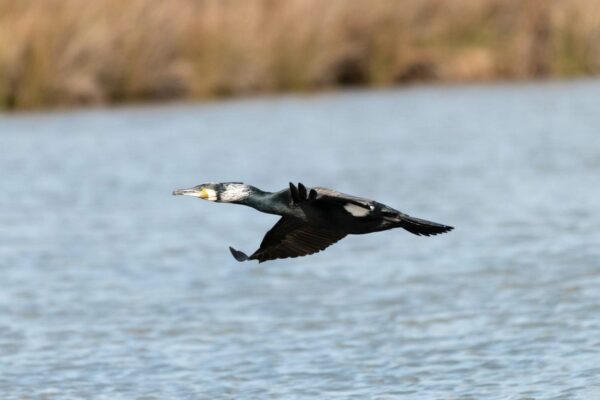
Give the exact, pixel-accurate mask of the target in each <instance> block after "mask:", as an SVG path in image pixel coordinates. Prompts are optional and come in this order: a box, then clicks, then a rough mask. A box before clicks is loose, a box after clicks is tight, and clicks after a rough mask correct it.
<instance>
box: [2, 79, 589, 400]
mask: <svg viewBox="0 0 600 400" xmlns="http://www.w3.org/2000/svg"><path fill="white" fill-rule="evenodd" d="M599 93H600V82H597V81H581V82H573V83H545V84H532V85H506V86H471V87H422V88H414V89H404V90H392V91H374V92H356V93H341V94H327V95H321V96H311V97H283V98H272V99H258V100H244V101H231V102H225V103H220V104H204V105H202V104H200V105H171V106H163V107H140V108H135V107H134V108H123V109H116V110H91V111H80V112H59V113H49V114H44V113H37V114H16V115H10V116H2V117H0V171H2V180H1V184H0V188H1V191H2V193H1V195H0V273H1V282H2V290H0V393H1V394H2V395H1V397H2V399H7V400H9V399H242V398H243V399H266V398H274V399H278V398H282V399H284V398H285V399H312V398H314V399H324V398H340V399H367V398H369V399H371V398H372V399H424V400H429V399H586V400H587V399H595V398H600V378H599V376H600V295H599V293H600V213H599V212H598V209H599V208H598V207H599V205H600V200H599V199H600V189H599V187H600V185H599V183H600V179H599V178H600V113H599V112H598V104H599V103H598V99H599V97H598V94H599ZM290 180H291V181H294V182H297V181H301V182H304V183H305V184H307V185H309V186H311V185H314V186H326V187H332V188H335V189H337V190H340V191H342V192H346V193H351V194H356V195H362V196H365V197H371V198H375V199H377V200H379V201H381V202H383V203H386V204H388V205H390V206H392V207H395V208H397V209H399V210H402V211H405V212H408V213H410V214H412V215H415V216H419V217H423V218H428V219H432V220H435V221H438V222H441V223H445V224H450V225H454V226H456V230H455V231H453V232H452V233H450V234H447V235H442V236H439V237H435V238H422V237H415V236H412V235H410V234H408V233H406V232H404V231H401V230H395V231H390V232H383V233H378V234H373V235H368V236H353V237H349V238H347V239H344V240H343V241H341V242H340V243H338V244H336V245H334V246H333V247H331V248H330V249H328V250H327V251H326V252H323V253H319V254H318V255H315V256H311V257H306V258H300V259H293V260H283V261H275V262H269V263H265V264H261V265H258V264H251V263H244V264H240V263H237V262H236V261H235V260H234V259H233V258H232V257H231V255H230V254H229V252H228V250H227V246H229V245H234V246H235V247H237V248H240V249H242V250H244V251H253V250H254V249H255V248H256V247H257V246H258V244H259V243H260V240H261V239H262V236H263V234H264V233H265V232H266V231H267V230H268V229H269V227H270V226H271V225H272V224H273V223H274V222H275V221H276V218H275V217H274V216H269V215H265V214H260V213H257V212H255V211H254V210H251V209H248V208H245V207H242V206H233V205H223V204H210V203H208V202H202V201H198V200H196V199H191V198H181V197H172V196H171V190H172V189H174V188H180V187H188V186H193V185H196V184H199V183H203V182H207V181H244V182H246V183H250V184H253V185H255V186H258V187H259V188H262V189H264V190H278V189H282V188H284V187H285V186H286V185H287V183H288V182H289V181H290Z"/></svg>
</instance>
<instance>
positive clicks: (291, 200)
mask: <svg viewBox="0 0 600 400" xmlns="http://www.w3.org/2000/svg"><path fill="white" fill-rule="evenodd" d="M173 195H183V196H194V197H198V198H200V199H204V200H208V201H214V202H220V203H233V204H243V205H246V206H249V207H252V208H254V209H256V210H258V211H261V212H264V213H267V214H275V215H281V219H279V221H277V223H276V224H275V225H274V226H273V227H272V228H271V229H270V230H269V231H268V232H267V234H266V235H265V237H264V238H263V240H262V243H261V244H260V247H259V248H258V250H256V251H255V252H254V253H253V254H252V255H250V256H248V255H246V254H245V253H244V252H242V251H239V250H236V249H234V248H233V247H229V250H230V251H231V254H232V255H233V257H234V258H235V259H236V260H238V261H247V260H258V262H264V261H269V260H275V259H278V258H288V257H302V256H306V255H309V254H313V253H317V252H319V251H321V250H325V249H326V248H327V247H329V246H331V245H332V244H334V243H336V242H337V241H339V240H341V239H343V238H344V237H345V236H346V235H359V234H365V233H371V232H379V231H385V230H388V229H393V228H403V229H405V230H407V231H409V232H410V233H412V234H415V235H423V236H431V235H437V234H440V233H444V232H448V231H451V230H452V229H454V228H453V227H451V226H447V225H442V224H438V223H435V222H431V221H426V220H424V219H419V218H414V217H411V216H409V215H407V214H404V213H401V212H400V211H397V210H394V209H393V208H391V207H388V206H386V205H385V204H381V203H378V202H376V201H374V200H369V199H364V198H361V197H355V196H350V195H347V194H343V193H339V192H336V191H335V190H331V189H326V188H322V187H315V188H312V189H307V188H306V187H305V186H304V185H303V184H301V183H298V185H297V186H296V185H294V184H292V183H290V185H289V188H287V189H284V190H281V191H278V192H263V191H262V190H260V189H257V188H255V187H254V186H250V185H245V184H243V183H239V182H225V183H206V184H203V185H198V186H195V187H193V188H191V189H178V190H175V191H173Z"/></svg>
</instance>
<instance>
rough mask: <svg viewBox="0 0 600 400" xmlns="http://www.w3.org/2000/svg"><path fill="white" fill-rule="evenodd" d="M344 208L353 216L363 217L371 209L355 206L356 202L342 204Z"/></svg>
mask: <svg viewBox="0 0 600 400" xmlns="http://www.w3.org/2000/svg"><path fill="white" fill-rule="evenodd" d="M344 210H346V211H348V212H349V213H350V214H352V216H354V217H364V216H366V215H368V214H369V213H370V212H371V210H369V209H367V208H364V207H360V206H357V205H356V204H352V203H348V204H346V205H345V206H344Z"/></svg>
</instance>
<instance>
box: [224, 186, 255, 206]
mask: <svg viewBox="0 0 600 400" xmlns="http://www.w3.org/2000/svg"><path fill="white" fill-rule="evenodd" d="M219 194H220V200H221V201H223V202H232V201H240V200H244V199H245V198H246V197H248V196H250V189H249V188H248V186H246V185H243V184H237V183H232V184H229V185H225V190H224V191H222V192H221V193H219Z"/></svg>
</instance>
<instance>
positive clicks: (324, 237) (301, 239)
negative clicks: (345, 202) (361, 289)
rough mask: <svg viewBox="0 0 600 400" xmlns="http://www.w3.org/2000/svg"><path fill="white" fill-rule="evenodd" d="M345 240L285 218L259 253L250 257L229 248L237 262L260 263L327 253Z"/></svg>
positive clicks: (320, 228)
mask: <svg viewBox="0 0 600 400" xmlns="http://www.w3.org/2000/svg"><path fill="white" fill-rule="evenodd" d="M344 236H346V234H345V233H343V232H338V231H334V230H331V229H327V228H322V227H318V226H312V225H307V224H306V223H304V222H303V221H301V220H299V219H296V218H290V217H282V218H281V219H280V220H279V221H277V223H276V224H275V225H274V226H273V227H272V228H271V229H270V230H269V231H268V232H267V234H266V235H265V237H264V239H263V241H262V243H261V244H260V247H259V249H258V250H256V251H255V252H254V254H252V255H251V256H249V257H248V256H246V255H245V254H244V253H243V252H241V251H239V250H235V249H233V248H231V247H230V248H229V249H230V250H231V254H232V255H233V256H234V257H235V259H236V260H238V261H246V260H258V261H259V262H263V261H268V260H275V259H278V258H288V257H302V256H306V255H309V254H313V253H317V252H319V251H321V250H324V249H326V248H327V247H329V246H331V245H332V244H334V243H335V242H337V241H339V240H341V239H343V238H344Z"/></svg>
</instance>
